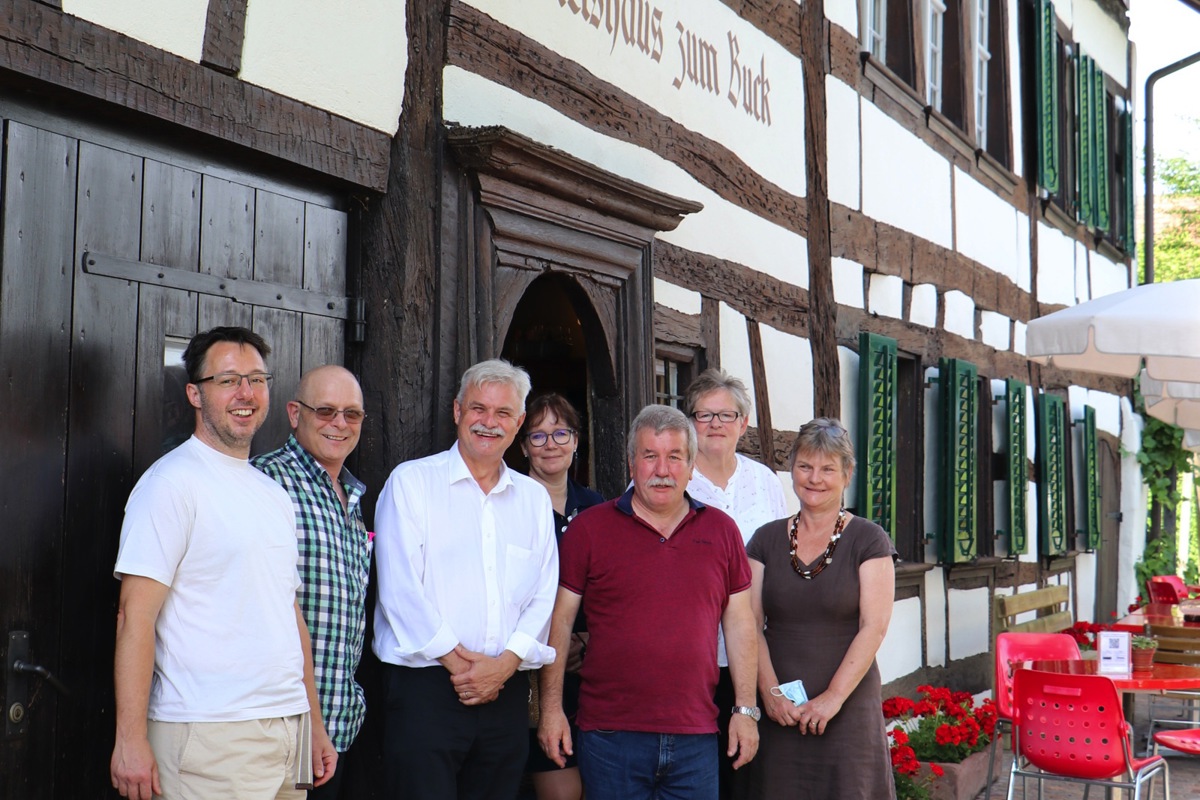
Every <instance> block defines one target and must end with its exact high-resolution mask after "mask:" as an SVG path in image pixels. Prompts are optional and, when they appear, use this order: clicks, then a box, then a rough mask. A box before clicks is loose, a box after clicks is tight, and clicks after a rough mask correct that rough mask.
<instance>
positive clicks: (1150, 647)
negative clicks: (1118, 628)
mask: <svg viewBox="0 0 1200 800" xmlns="http://www.w3.org/2000/svg"><path fill="white" fill-rule="evenodd" d="M1130 645H1131V646H1132V647H1133V652H1132V653H1131V654H1130V655H1131V657H1132V660H1133V671H1134V672H1149V671H1150V670H1152V669H1153V668H1154V651H1155V650H1157V649H1158V640H1157V639H1155V638H1154V637H1153V636H1136V635H1135V636H1134V637H1133V638H1132V639H1131V640H1130Z"/></svg>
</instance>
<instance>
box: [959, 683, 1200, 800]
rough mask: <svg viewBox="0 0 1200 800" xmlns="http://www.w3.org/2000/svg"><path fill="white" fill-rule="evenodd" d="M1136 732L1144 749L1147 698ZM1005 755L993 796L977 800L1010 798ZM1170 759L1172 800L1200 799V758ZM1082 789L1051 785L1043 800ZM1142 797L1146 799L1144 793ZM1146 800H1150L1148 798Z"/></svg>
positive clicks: (1158, 792) (1032, 788)
mask: <svg viewBox="0 0 1200 800" xmlns="http://www.w3.org/2000/svg"><path fill="white" fill-rule="evenodd" d="M1134 729H1135V731H1136V738H1135V739H1134V742H1135V744H1136V745H1137V747H1138V748H1142V747H1144V745H1145V734H1146V701H1145V699H1144V698H1143V699H1139V701H1138V703H1137V707H1136V710H1135V712H1134ZM1137 752H1141V750H1140V749H1139V750H1138V751H1137ZM1004 755H1005V758H1004V763H1003V765H998V767H997V770H998V771H999V772H1000V777H999V780H997V781H996V782H995V783H994V784H992V787H991V788H992V791H991V793H990V794H989V793H987V792H984V793H981V794H980V795H979V798H977V800H997V798H999V800H1003V798H1006V797H1007V796H1008V770H1009V765H1010V764H1011V763H1012V760H1011V757H1010V755H1009V754H1008V753H1005V754H1004ZM1167 758H1168V769H1169V771H1170V775H1171V798H1172V800H1200V756H1187V755H1179V754H1171V755H1168V756H1167ZM997 760H998V759H997ZM1027 784H1028V786H1027V788H1028V797H1030V798H1036V797H1037V785H1036V784H1035V783H1034V782H1033V781H1028V782H1027ZM1083 790H1084V786H1083V785H1082V784H1068V783H1048V784H1046V786H1045V790H1044V791H1043V793H1042V797H1043V798H1044V800H1075V798H1081V797H1083ZM1131 794H1132V793H1131ZM1091 796H1092V797H1097V798H1099V797H1104V795H1103V794H1102V792H1101V790H1099V789H1095V790H1093V791H1092V795H1091ZM1142 796H1143V797H1146V795H1145V793H1143V795H1142ZM1014 797H1016V798H1021V784H1020V782H1018V783H1017V788H1016V793H1015V794H1014ZM1160 797H1162V786H1161V783H1160V784H1159V785H1157V786H1155V789H1154V795H1153V800H1158V798H1160ZM1147 800H1150V799H1149V798H1147Z"/></svg>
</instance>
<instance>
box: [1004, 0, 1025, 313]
mask: <svg viewBox="0 0 1200 800" xmlns="http://www.w3.org/2000/svg"><path fill="white" fill-rule="evenodd" d="M1019 10H1020V9H1019V5H1018V3H1017V2H1015V0H1010V2H1009V3H1008V9H1007V12H1008V13H1006V14H1005V17H1006V19H1007V21H1008V28H1007V39H1008V97H1009V108H1008V116H1009V124H1010V125H1011V127H1012V134H1011V138H1010V139H1009V141H1010V142H1011V143H1012V164H1011V165H1010V166H1009V169H1011V170H1012V171H1013V173H1015V174H1017V175H1021V176H1024V174H1025V121H1024V118H1023V117H1022V111H1021V110H1022V109H1023V108H1024V107H1025V103H1024V102H1023V100H1024V94H1023V92H1024V87H1025V80H1024V77H1025V76H1024V74H1023V73H1022V72H1021V58H1020V57H1019V55H1018V54H1019V53H1020V52H1021V39H1020V29H1019V24H1018V23H1019V21H1020V20H1019V19H1018V18H1019V16H1020V14H1019V13H1018V12H1019ZM1026 263H1028V259H1026ZM1022 288H1025V289H1028V288H1029V287H1028V286H1025V287H1022Z"/></svg>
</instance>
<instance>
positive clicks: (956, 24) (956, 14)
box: [925, 0, 966, 130]
mask: <svg viewBox="0 0 1200 800" xmlns="http://www.w3.org/2000/svg"><path fill="white" fill-rule="evenodd" d="M925 8H926V14H925V99H926V101H927V102H928V103H929V105H930V107H931V108H933V109H934V110H935V111H937V112H939V113H941V114H942V115H943V116H945V117H946V119H948V120H950V121H951V122H953V123H954V124H955V125H957V126H958V127H959V128H960V129H962V130H966V110H965V107H964V103H963V93H964V86H963V57H962V53H963V42H962V30H963V29H962V21H961V0H926V6H925Z"/></svg>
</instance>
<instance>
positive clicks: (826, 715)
mask: <svg viewBox="0 0 1200 800" xmlns="http://www.w3.org/2000/svg"><path fill="white" fill-rule="evenodd" d="M841 710H842V701H841V700H838V699H837V698H836V697H834V696H833V695H832V694H830V693H829V692H822V693H821V694H819V695H817V696H816V697H814V698H813V699H812V700H809V701H808V702H807V703H803V704H802V705H800V706H799V707H798V708H797V709H796V711H797V712H798V714H799V718H800V719H799V725H800V733H802V734H804V735H806V736H807V735H809V734H815V735H817V736H820V735H821V734H823V733H825V727H826V726H827V725H828V724H829V720H831V719H833V718H834V717H836V716H837V715H838V712H839V711H841Z"/></svg>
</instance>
